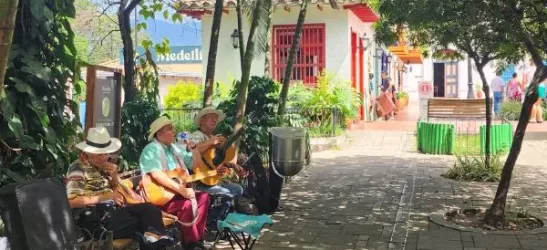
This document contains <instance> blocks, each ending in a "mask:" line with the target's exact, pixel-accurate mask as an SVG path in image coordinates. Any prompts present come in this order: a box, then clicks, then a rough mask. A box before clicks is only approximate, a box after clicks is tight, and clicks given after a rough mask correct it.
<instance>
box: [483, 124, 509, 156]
mask: <svg viewBox="0 0 547 250" xmlns="http://www.w3.org/2000/svg"><path fill="white" fill-rule="evenodd" d="M480 136H481V153H483V154H484V152H485V151H486V150H485V145H486V126H485V125H483V126H481V128H480ZM512 143H513V125H511V124H510V123H505V124H496V125H492V126H491V127H490V153H491V154H499V153H506V152H508V151H509V148H510V147H511V144H512Z"/></svg>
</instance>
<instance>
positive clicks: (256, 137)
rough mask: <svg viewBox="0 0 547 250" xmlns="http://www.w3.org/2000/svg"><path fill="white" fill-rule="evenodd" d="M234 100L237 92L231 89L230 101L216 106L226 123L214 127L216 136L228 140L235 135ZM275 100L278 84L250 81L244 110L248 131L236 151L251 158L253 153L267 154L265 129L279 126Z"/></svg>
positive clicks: (267, 79) (252, 78) (268, 79)
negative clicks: (233, 125)
mask: <svg viewBox="0 0 547 250" xmlns="http://www.w3.org/2000/svg"><path fill="white" fill-rule="evenodd" d="M236 98H237V89H233V90H232V92H231V93H230V99H228V100H226V101H224V102H222V103H220V104H219V105H218V107H217V108H218V109H219V110H222V111H223V112H224V113H225V114H226V119H224V121H222V122H221V123H220V124H219V125H218V127H217V132H218V133H221V134H223V135H226V136H228V135H231V134H232V133H233V132H234V131H233V130H232V124H233V123H234V120H235V116H236V105H237V101H236ZM278 98H279V84H277V83H276V82H274V81H273V80H272V79H270V78H266V77H258V76H253V77H251V80H250V82H249V94H248V98H247V107H246V109H245V116H246V117H247V120H246V121H245V124H246V125H247V129H246V131H245V133H244V134H243V135H242V136H241V144H240V147H239V148H240V150H241V152H242V153H246V154H250V153H252V152H254V151H255V150H256V151H257V152H256V153H257V154H259V155H260V156H264V155H265V154H267V152H268V148H269V134H268V129H269V128H271V127H275V126H278V122H277V119H276V112H277V105H278ZM249 118H251V119H249Z"/></svg>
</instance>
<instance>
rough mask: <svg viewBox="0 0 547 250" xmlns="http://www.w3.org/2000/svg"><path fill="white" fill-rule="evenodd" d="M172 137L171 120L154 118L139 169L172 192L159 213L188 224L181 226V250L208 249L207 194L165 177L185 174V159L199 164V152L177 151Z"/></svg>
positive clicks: (178, 149)
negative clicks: (174, 171) (182, 241)
mask: <svg viewBox="0 0 547 250" xmlns="http://www.w3.org/2000/svg"><path fill="white" fill-rule="evenodd" d="M175 136H176V131H175V127H174V126H173V122H172V121H170V120H169V119H168V118H167V117H164V116H162V117H160V118H158V119H156V120H155V121H154V122H153V123H152V124H151V125H150V130H149V135H148V140H149V141H151V142H150V143H149V144H148V145H147V146H146V147H145V148H144V150H143V152H142V154H141V157H140V164H139V165H140V169H141V170H142V174H143V175H149V176H150V177H151V178H152V179H153V180H154V181H155V182H156V183H158V185H161V186H163V187H165V188H166V189H169V190H171V191H172V192H175V194H176V195H175V196H174V198H172V199H171V200H170V201H169V202H167V203H166V204H165V205H163V206H162V207H161V208H162V210H163V211H165V212H167V213H170V214H174V215H176V216H177V217H178V219H179V220H180V221H181V222H188V221H191V223H186V224H187V225H184V224H183V225H182V238H183V240H184V243H185V245H184V249H210V248H211V247H212V246H209V245H207V244H205V242H204V233H205V224H206V220H207V214H208V209H209V205H210V200H209V195H208V194H207V193H204V192H195V191H194V189H193V188H191V187H190V186H189V184H188V183H179V182H177V181H175V180H173V179H171V178H170V177H169V176H168V175H167V174H166V172H167V171H172V170H176V169H177V168H180V169H182V170H183V171H184V172H186V174H188V169H187V166H186V165H185V164H184V157H191V158H193V162H195V163H197V164H199V162H200V161H201V156H200V154H199V151H198V150H197V149H195V147H194V149H192V152H187V150H185V149H180V148H179V147H178V146H177V145H176V144H175V143H174V142H175ZM147 195H148V194H147ZM196 205H197V208H196V207H195V206H196ZM196 209H197V213H196ZM196 214H197V215H196Z"/></svg>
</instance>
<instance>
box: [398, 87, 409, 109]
mask: <svg viewBox="0 0 547 250" xmlns="http://www.w3.org/2000/svg"><path fill="white" fill-rule="evenodd" d="M397 100H398V103H397V110H403V109H404V108H405V107H406V106H408V93H407V92H403V91H401V92H397Z"/></svg>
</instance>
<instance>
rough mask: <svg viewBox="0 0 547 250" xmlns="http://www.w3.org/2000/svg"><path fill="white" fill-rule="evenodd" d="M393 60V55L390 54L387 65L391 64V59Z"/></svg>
mask: <svg viewBox="0 0 547 250" xmlns="http://www.w3.org/2000/svg"><path fill="white" fill-rule="evenodd" d="M392 58H393V56H392V55H391V54H388V55H387V63H388V64H390V63H391V59H392Z"/></svg>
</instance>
